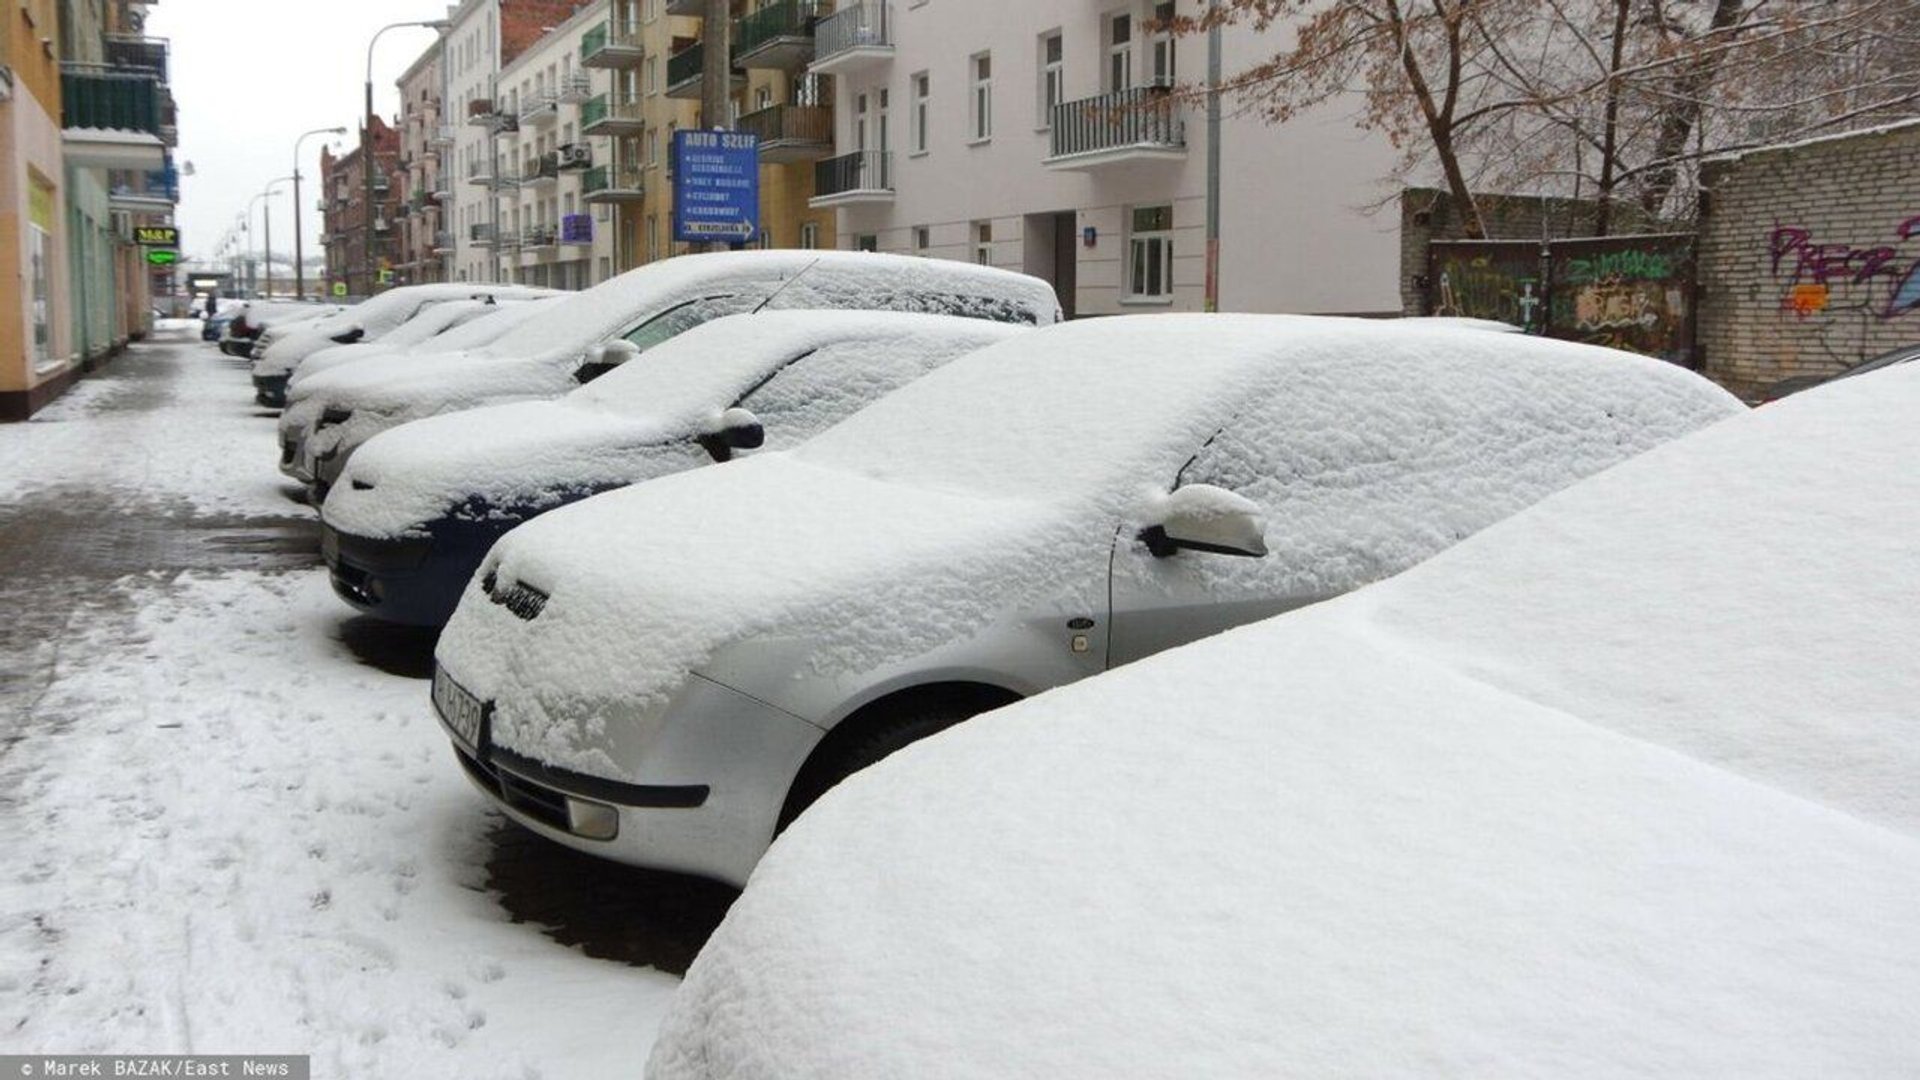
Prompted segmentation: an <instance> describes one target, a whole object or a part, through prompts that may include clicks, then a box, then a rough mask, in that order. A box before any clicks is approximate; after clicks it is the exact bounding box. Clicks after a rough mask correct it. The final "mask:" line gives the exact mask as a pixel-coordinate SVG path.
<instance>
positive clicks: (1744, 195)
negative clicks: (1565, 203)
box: [1699, 120, 1920, 396]
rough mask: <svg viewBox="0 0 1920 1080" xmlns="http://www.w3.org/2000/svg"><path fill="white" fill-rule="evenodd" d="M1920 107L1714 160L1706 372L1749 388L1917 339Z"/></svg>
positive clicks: (1704, 271) (1703, 277)
mask: <svg viewBox="0 0 1920 1080" xmlns="http://www.w3.org/2000/svg"><path fill="white" fill-rule="evenodd" d="M1916 178H1920V120H1915V121H1909V122H1907V123H1903V124H1898V125H1894V126H1891V127H1886V128H1879V129H1876V130H1873V131H1867V132H1859V133H1855V134H1851V135H1840V136H1834V137H1831V138H1826V139H1819V140H1814V141H1811V142H1805V143H1799V144H1795V145H1791V146H1781V147H1771V148H1768V149H1764V150H1756V151H1750V152H1747V153H1745V154H1741V155H1739V156H1737V157H1731V158H1724V159H1719V160H1715V161H1711V162H1708V163H1707V165H1706V166H1705V168H1704V169H1703V170H1702V175H1701V183H1702V186H1703V187H1704V188H1705V190H1706V196H1705V198H1704V200H1703V206H1702V213H1701V220H1700V246H1699V267H1700V288H1701V301H1700V324H1699V340H1700V345H1701V349H1702V351H1703V353H1704V359H1705V371H1706V373H1707V374H1708V375H1710V376H1712V377H1713V378H1714V379H1715V380H1717V381H1718V382H1720V383H1721V384H1722V385H1725V386H1726V387H1727V388H1728V389H1731V390H1733V391H1734V392H1735V393H1738V394H1742V395H1744V396H1754V395H1755V394H1756V393H1757V391H1759V390H1760V389H1762V388H1764V387H1765V386H1767V385H1768V384H1770V383H1773V382H1775V381H1776V380H1779V379H1783V378H1786V377H1788V376H1793V375H1817V374H1830V373H1833V372H1837V371H1840V370H1841V369H1843V368H1846V367H1849V366H1851V365H1853V364H1856V363H1859V362H1860V361H1861V360H1864V359H1867V358H1868V357H1871V356H1873V355H1875V354H1876V353H1881V352H1885V351H1887V350H1889V349H1892V348H1895V347H1898V346H1901V345H1908V344H1912V343H1914V342H1916V341H1920V185H1916V183H1915V179H1916Z"/></svg>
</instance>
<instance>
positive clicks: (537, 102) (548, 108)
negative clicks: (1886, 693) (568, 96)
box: [520, 90, 560, 124]
mask: <svg viewBox="0 0 1920 1080" xmlns="http://www.w3.org/2000/svg"><path fill="white" fill-rule="evenodd" d="M559 115H560V95H558V94H556V93H554V92H553V91H551V90H536V91H534V92H533V93H531V94H528V95H527V100H526V101H525V102H524V103H523V104H522V105H521V106H520V122H521V123H523V124H544V123H546V122H547V121H549V120H553V119H554V118H556V117H558V116H559Z"/></svg>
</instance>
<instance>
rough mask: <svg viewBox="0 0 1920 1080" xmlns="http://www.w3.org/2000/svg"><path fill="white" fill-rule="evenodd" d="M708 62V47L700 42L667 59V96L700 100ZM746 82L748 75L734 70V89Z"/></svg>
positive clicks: (737, 69) (736, 69)
mask: <svg viewBox="0 0 1920 1080" xmlns="http://www.w3.org/2000/svg"><path fill="white" fill-rule="evenodd" d="M706 62H707V46H706V43H705V42H700V41H696V42H694V43H693V44H692V45H689V46H687V47H686V48H684V49H681V50H680V51H679V52H677V53H674V54H673V55H672V56H669V57H667V96H668V97H672V98H693V99H698V98H699V97H700V82H701V77H702V76H703V75H705V74H706ZM746 82H747V73H746V72H744V71H741V70H740V69H739V68H737V67H736V68H734V69H733V83H734V86H733V87H732V89H734V90H737V89H739V88H740V87H742V86H745V85H746Z"/></svg>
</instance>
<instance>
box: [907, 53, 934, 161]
mask: <svg viewBox="0 0 1920 1080" xmlns="http://www.w3.org/2000/svg"><path fill="white" fill-rule="evenodd" d="M932 94H933V82H932V80H931V79H929V78H928V77H927V73H926V72H924V71H923V72H921V73H920V74H918V75H915V76H914V77H913V122H912V125H911V126H912V128H913V132H912V138H913V152H914V153H916V154H924V153H926V152H927V99H928V98H929V97H931V96H932Z"/></svg>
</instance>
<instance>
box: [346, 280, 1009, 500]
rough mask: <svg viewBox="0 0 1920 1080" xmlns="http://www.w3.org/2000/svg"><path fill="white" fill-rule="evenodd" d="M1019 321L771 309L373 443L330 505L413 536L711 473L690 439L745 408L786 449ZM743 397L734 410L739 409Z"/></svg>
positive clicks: (772, 443)
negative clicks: (538, 395)
mask: <svg viewBox="0 0 1920 1080" xmlns="http://www.w3.org/2000/svg"><path fill="white" fill-rule="evenodd" d="M1022 332H1023V331H1022V330H1021V329H1020V328H1019V327H1016V326H1013V325H1009V324H1004V323H994V322H987V321H984V320H981V319H962V318H954V317H951V316H939V315H905V314H898V313H893V312H866V311H861V312H846V311H781V312H766V313H764V314H760V315H736V316H731V317H728V318H724V319H719V320H716V321H714V322H710V323H707V324H705V325H704V326H700V327H697V328H695V329H693V330H690V331H688V332H686V333H685V334H682V335H680V336H679V337H677V338H674V339H672V340H671V341H668V342H666V343H664V344H662V345H660V346H658V347H656V348H655V349H653V350H651V351H650V352H648V353H647V356H646V359H645V361H644V362H641V363H633V364H626V365H623V366H622V367H620V368H618V369H616V370H614V371H612V372H610V373H608V374H607V375H605V376H603V377H601V378H600V379H598V380H596V381H594V382H593V383H591V384H589V385H587V386H584V387H581V388H580V389H578V390H576V391H574V392H573V393H571V394H569V395H567V396H566V397H564V398H560V399H558V400H556V401H533V402H520V403H517V404H512V405H496V406H493V407H490V408H484V409H473V410H469V411H466V412H460V413H452V414H449V415H446V416H436V417H430V418H428V419H425V420H421V421H417V422H415V423H411V424H403V425H401V426H400V427H398V428H395V429H393V430H391V431H387V432H384V433H382V434H380V435H378V436H375V437H374V438H373V439H372V440H371V441H369V442H368V443H367V444H366V445H365V446H364V447H362V448H361V449H360V450H359V451H357V452H356V453H355V454H354V457H353V461H352V463H351V464H350V465H349V466H348V467H347V472H346V474H345V476H346V479H347V480H350V481H351V482H350V483H349V482H342V483H340V484H337V485H335V488H334V490H333V492H332V494H331V495H329V496H328V499H327V506H326V514H327V520H328V521H329V522H331V523H332V524H334V525H335V526H336V527H338V528H340V529H343V530H345V531H347V532H351V533H357V534H359V535H362V536H392V535H397V534H401V533H405V532H409V531H413V530H418V529H419V528H421V527H422V526H423V525H425V524H426V523H427V522H430V521H433V520H434V519H436V518H440V517H444V516H446V515H447V514H449V513H451V512H452V511H453V510H454V509H455V508H456V507H459V506H461V505H462V504H466V503H468V502H469V500H475V499H477V500H481V501H484V502H485V503H487V504H490V505H491V506H493V507H495V508H513V509H514V510H516V511H518V512H519V513H521V514H524V515H527V516H530V515H531V514H533V513H537V512H539V511H540V510H543V509H546V508H547V507H550V506H552V505H555V504H557V503H559V502H561V501H564V500H566V499H567V498H569V497H570V496H572V495H575V494H577V493H579V492H581V491H592V490H602V489H605V488H610V487H617V486H622V485H625V484H631V483H637V482H639V481H641V480H647V479H651V478H653V477H655V476H661V475H664V474H666V473H668V472H678V471H680V470H681V469H687V468H692V467H695V466H697V465H702V464H706V463H708V462H709V461H710V460H711V458H710V457H709V456H708V454H707V452H706V451H705V450H703V449H701V448H700V447H699V446H698V445H697V444H695V443H694V442H693V440H694V439H695V438H696V437H698V436H700V435H702V434H706V433H709V432H711V431H714V430H717V423H718V420H719V418H720V416H721V414H722V412H723V411H724V410H726V409H727V408H729V407H730V406H733V405H734V404H736V403H739V404H741V405H744V406H745V407H746V408H747V409H749V410H751V411H752V412H753V413H754V414H755V415H756V416H757V417H758V419H759V420H760V422H761V424H762V425H763V427H764V429H765V432H766V444H765V447H766V449H769V450H773V449H782V448H785V447H789V446H794V445H797V444H798V443H800V442H801V441H802V440H804V439H806V438H807V437H809V436H811V435H813V434H814V433H816V432H818V431H821V430H822V429H824V428H826V427H828V426H829V425H831V424H833V423H835V422H836V421H839V420H841V419H844V418H845V417H847V416H849V415H851V414H852V413H854V412H855V411H856V410H858V409H859V408H860V407H861V406H863V405H865V404H867V403H868V402H871V401H873V400H875V399H877V398H879V397H880V396H882V395H883V394H886V393H888V392H890V391H892V390H895V389H897V388H899V387H900V386H903V385H905V384H906V383H908V382H911V381H913V380H914V379H917V378H919V377H921V376H922V375H925V374H926V373H927V372H928V371H930V370H932V369H934V368H936V367H939V366H940V365H941V364H944V363H946V362H947V361H949V360H951V359H953V358H954V357H956V356H960V355H962V354H965V353H968V352H972V351H973V350H975V349H979V348H982V347H984V346H987V345H990V344H993V343H994V342H997V341H1002V340H1005V339H1006V338H1008V337H1010V336H1013V335H1015V334H1019V333H1022ZM743 399H744V400H743Z"/></svg>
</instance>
